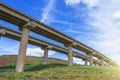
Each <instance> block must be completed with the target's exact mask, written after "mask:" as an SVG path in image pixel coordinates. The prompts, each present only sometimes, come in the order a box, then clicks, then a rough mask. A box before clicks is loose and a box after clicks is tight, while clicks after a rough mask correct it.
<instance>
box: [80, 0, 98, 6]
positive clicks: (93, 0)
mask: <svg viewBox="0 0 120 80" xmlns="http://www.w3.org/2000/svg"><path fill="white" fill-rule="evenodd" d="M82 2H84V3H85V4H87V5H88V6H89V7H94V6H96V5H97V4H98V2H99V0H82Z"/></svg>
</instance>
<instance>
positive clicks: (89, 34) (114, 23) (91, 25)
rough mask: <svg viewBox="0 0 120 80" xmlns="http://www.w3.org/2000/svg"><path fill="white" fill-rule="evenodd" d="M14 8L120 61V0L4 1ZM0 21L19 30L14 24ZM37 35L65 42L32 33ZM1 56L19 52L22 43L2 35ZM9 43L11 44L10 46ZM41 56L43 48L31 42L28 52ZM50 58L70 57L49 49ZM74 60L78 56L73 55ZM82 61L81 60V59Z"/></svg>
mask: <svg viewBox="0 0 120 80" xmlns="http://www.w3.org/2000/svg"><path fill="white" fill-rule="evenodd" d="M1 1H2V2H4V3H6V4H8V5H10V6H12V7H14V8H15V9H17V10H19V11H21V12H23V13H25V14H27V15H29V16H31V17H33V18H35V19H37V20H40V21H42V22H44V23H46V24H47V25H50V26H51V27H52V28H54V29H56V30H58V31H60V32H63V33H64V34H66V35H68V36H70V37H72V38H74V39H77V40H78V41H80V42H82V43H84V44H86V45H88V46H90V47H92V48H94V49H95V50H97V51H100V52H101V53H103V54H104V55H106V56H107V57H109V58H111V59H113V60H114V61H116V62H117V63H118V64H120V49H119V47H120V45H119V44H120V37H119V36H120V5H119V4H120V1H119V0H1ZM0 24H3V25H6V26H8V27H11V28H13V29H16V30H17V29H18V27H16V26H15V25H13V24H10V23H7V22H5V21H0ZM31 35H32V36H35V37H37V38H40V39H43V40H46V41H49V42H52V43H55V44H59V45H61V46H63V45H62V44H60V43H58V42H56V41H53V40H50V39H47V38H45V37H43V36H39V35H37V34H35V33H31ZM13 43H14V44H13ZM0 44H1V45H2V46H0V55H3V54H17V53H18V48H19V42H18V41H15V40H11V39H8V38H4V37H2V38H1V40H0ZM8 44H9V46H8ZM33 53H34V55H35V56H42V55H43V51H42V50H41V49H40V48H39V47H36V46H32V45H28V50H27V55H33ZM49 57H56V58H61V59H67V56H66V55H63V54H60V53H57V52H54V51H50V52H49ZM74 61H75V62H76V61H77V62H80V61H81V60H79V61H78V59H76V58H74ZM80 63H81V62H80Z"/></svg>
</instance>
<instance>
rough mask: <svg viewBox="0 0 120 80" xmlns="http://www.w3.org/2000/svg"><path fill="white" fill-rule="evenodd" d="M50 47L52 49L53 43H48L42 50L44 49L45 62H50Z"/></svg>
mask: <svg viewBox="0 0 120 80" xmlns="http://www.w3.org/2000/svg"><path fill="white" fill-rule="evenodd" d="M49 49H52V46H51V45H48V46H47V47H42V50H44V56H43V64H47V63H48V51H49Z"/></svg>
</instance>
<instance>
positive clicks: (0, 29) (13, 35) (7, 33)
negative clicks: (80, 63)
mask: <svg viewBox="0 0 120 80" xmlns="http://www.w3.org/2000/svg"><path fill="white" fill-rule="evenodd" d="M0 34H1V36H4V37H7V38H10V39H14V40H17V41H20V39H21V36H22V33H21V32H17V31H15V30H12V29H10V28H7V27H5V26H2V25H0ZM28 43H29V44H32V45H35V46H38V47H41V48H42V49H43V50H44V64H47V58H48V50H53V51H56V52H60V53H63V54H66V55H68V49H66V48H63V47H60V46H57V45H54V44H51V43H49V42H45V41H43V40H40V39H37V38H34V37H32V36H29V40H28ZM46 51H47V52H46ZM72 55H73V57H76V58H80V59H82V60H84V61H85V65H87V63H86V61H89V57H87V56H86V55H82V54H80V53H77V52H74V51H73V54H72ZM93 63H94V64H98V65H101V62H100V61H98V60H96V59H93ZM103 65H104V63H103Z"/></svg>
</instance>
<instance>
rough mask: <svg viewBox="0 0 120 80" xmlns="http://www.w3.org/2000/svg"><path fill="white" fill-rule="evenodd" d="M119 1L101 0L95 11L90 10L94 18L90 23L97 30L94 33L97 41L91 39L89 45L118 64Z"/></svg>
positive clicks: (119, 33) (119, 38) (119, 51)
mask: <svg viewBox="0 0 120 80" xmlns="http://www.w3.org/2000/svg"><path fill="white" fill-rule="evenodd" d="M119 4H120V1H119V0H106V1H101V4H99V5H98V9H97V10H96V11H91V13H90V16H91V17H92V18H94V21H91V22H90V24H91V25H92V26H93V27H94V28H95V29H96V30H98V31H99V32H98V33H94V35H95V38H97V41H96V40H94V39H93V41H92V42H90V43H91V45H93V46H94V48H95V49H97V50H99V51H101V52H103V53H104V54H105V55H106V56H108V57H110V58H111V59H112V60H114V61H116V62H117V63H118V64H120V60H119V59H120V54H119V53H120V49H119V47H120V45H119V44H120V10H119V9H120V5H119Z"/></svg>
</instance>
